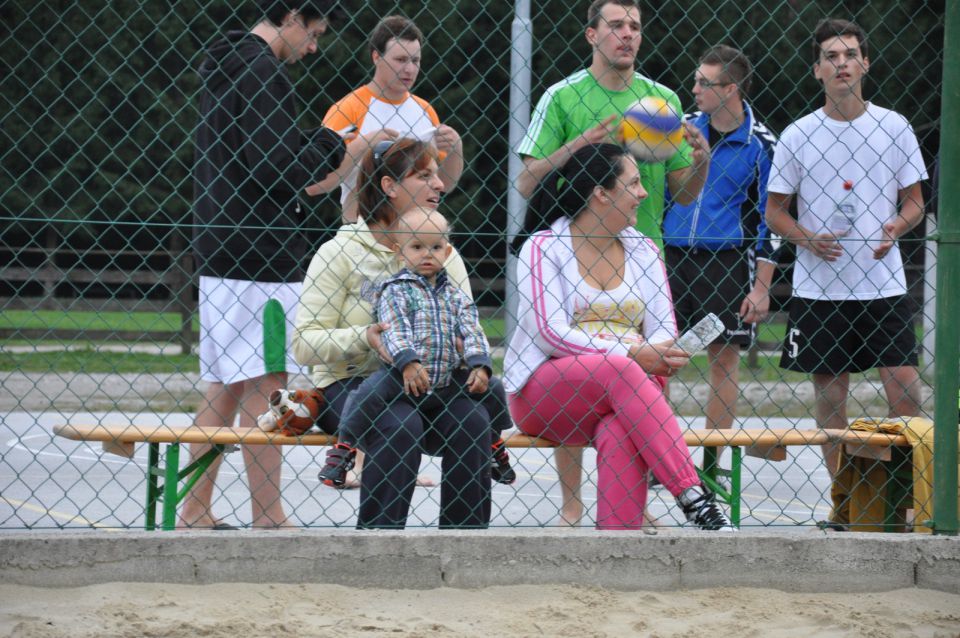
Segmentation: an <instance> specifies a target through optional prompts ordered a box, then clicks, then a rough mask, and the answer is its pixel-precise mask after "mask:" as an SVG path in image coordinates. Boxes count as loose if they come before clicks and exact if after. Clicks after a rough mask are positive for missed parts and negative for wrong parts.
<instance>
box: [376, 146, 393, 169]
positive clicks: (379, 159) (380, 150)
mask: <svg viewBox="0 0 960 638" xmlns="http://www.w3.org/2000/svg"><path fill="white" fill-rule="evenodd" d="M395 143H396V142H395V141H394V140H380V141H379V142H377V143H376V144H374V145H373V164H374V165H375V166H378V165H380V164H381V163H383V156H384V155H386V154H387V152H388V151H389V150H390V149H391V148H393V145H394V144H395Z"/></svg>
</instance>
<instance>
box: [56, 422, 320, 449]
mask: <svg viewBox="0 0 960 638" xmlns="http://www.w3.org/2000/svg"><path fill="white" fill-rule="evenodd" d="M53 433H54V434H56V435H57V436H62V437H64V438H67V439H71V440H73V441H103V442H112V443H210V444H221V445H236V444H244V445H333V444H334V443H336V442H337V437H335V436H331V435H329V434H308V435H306V436H300V437H296V436H284V435H283V434H280V433H279V432H264V431H263V430H259V429H257V428H201V427H197V426H193V425H191V426H170V425H149V426H145V425H103V424H96V425H88V424H80V425H73V424H66V425H56V426H54V428H53Z"/></svg>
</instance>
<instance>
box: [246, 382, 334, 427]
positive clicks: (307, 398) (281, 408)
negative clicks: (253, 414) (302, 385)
mask: <svg viewBox="0 0 960 638" xmlns="http://www.w3.org/2000/svg"><path fill="white" fill-rule="evenodd" d="M323 404H324V398H323V390H321V389H320V388H314V389H313V390H293V391H290V390H274V391H273V392H271V393H270V409H269V410H267V411H266V412H265V413H264V414H261V415H260V416H259V417H257V426H259V427H260V429H261V430H264V431H266V432H272V431H274V430H280V432H281V433H282V434H285V435H286V436H300V435H302V434H304V433H306V432H307V430H309V429H310V428H312V427H313V425H314V423H316V421H317V417H319V416H320V410H321V409H322V408H323Z"/></svg>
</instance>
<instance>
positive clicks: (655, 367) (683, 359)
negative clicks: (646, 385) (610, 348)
mask: <svg viewBox="0 0 960 638" xmlns="http://www.w3.org/2000/svg"><path fill="white" fill-rule="evenodd" d="M673 342H674V340H673V339H670V340H669V341H664V342H663V343H650V342H647V343H642V344H637V345H635V346H632V347H631V348H630V357H631V358H633V360H634V361H636V362H637V363H638V364H640V367H641V368H643V369H644V371H645V372H647V373H648V374H655V375H659V376H661V377H671V376H673V375H674V373H675V372H676V371H677V370H679V369H680V368H682V367H683V366H685V365H687V364H688V363H690V353H689V352H686V351H685V350H681V349H680V348H676V347H674V345H673Z"/></svg>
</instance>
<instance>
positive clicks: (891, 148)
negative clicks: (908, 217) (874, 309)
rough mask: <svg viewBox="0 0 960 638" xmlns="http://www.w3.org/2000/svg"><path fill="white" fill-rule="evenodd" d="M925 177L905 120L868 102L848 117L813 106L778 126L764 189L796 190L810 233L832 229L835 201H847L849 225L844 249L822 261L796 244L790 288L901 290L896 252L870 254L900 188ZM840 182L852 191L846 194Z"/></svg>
mask: <svg viewBox="0 0 960 638" xmlns="http://www.w3.org/2000/svg"><path fill="white" fill-rule="evenodd" d="M926 178H927V171H926V168H925V167H924V163H923V158H922V156H921V155H920V148H919V146H918V144H917V138H916V135H914V133H913V129H912V128H911V126H910V124H909V122H907V120H906V118H904V117H903V116H902V115H900V114H899V113H896V112H894V111H891V110H889V109H885V108H881V107H879V106H875V105H873V104H870V103H868V104H867V109H866V111H865V112H864V113H863V114H862V115H861V116H860V117H858V118H856V119H855V120H853V121H851V122H841V121H838V120H833V119H830V118H828V117H827V116H826V115H825V113H824V111H823V109H819V110H817V111H815V112H813V113H811V114H809V115H807V116H805V117H802V118H801V119H799V120H797V121H796V122H794V123H793V124H791V125H790V126H789V127H787V129H786V130H785V131H784V132H783V135H782V136H781V137H780V142H779V144H778V145H777V148H776V153H775V154H774V158H773V168H772V169H771V171H770V181H769V183H768V185H767V190H768V191H769V192H771V193H781V194H784V195H793V194H796V195H797V200H798V201H797V210H798V214H799V219H798V221H799V222H800V225H802V226H803V227H804V228H807V229H808V230H811V231H813V232H815V233H823V232H828V231H830V230H832V228H831V227H832V226H833V225H835V223H836V222H835V220H834V218H835V216H836V215H837V214H838V204H839V203H841V200H843V202H842V203H845V204H850V206H851V207H850V209H849V211H850V213H851V214H850V215H849V217H850V221H851V222H852V228H851V229H850V231H849V232H848V234H847V235H846V236H845V237H844V238H843V239H842V240H841V243H842V245H843V255H842V256H841V257H840V259H839V260H837V261H835V262H827V261H824V260H822V259H820V258H819V257H817V256H816V255H814V254H813V253H812V252H810V251H809V250H798V251H797V261H796V264H795V265H794V271H793V294H794V296H797V297H803V298H805V299H830V300H846V299H860V300H867V299H879V298H882V297H893V296H896V295H903V294H906V292H907V283H906V277H905V276H904V271H903V260H902V258H901V256H900V251H899V250H898V249H896V247H895V248H894V250H891V251H889V252H888V253H887V254H886V256H885V257H884V258H883V259H880V260H876V259H874V258H873V250H874V248H875V247H876V245H877V243H879V242H880V241H881V233H882V228H883V225H884V224H885V223H887V222H889V221H891V220H892V219H895V218H896V216H897V215H898V214H899V206H898V203H899V196H898V191H899V190H901V189H904V188H907V187H909V186H912V185H913V184H916V183H917V182H919V181H920V180H924V179H926ZM844 182H852V184H853V186H852V191H851V193H852V195H850V196H849V197H847V198H846V199H844V195H845V194H846V193H847V191H845V190H844Z"/></svg>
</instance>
